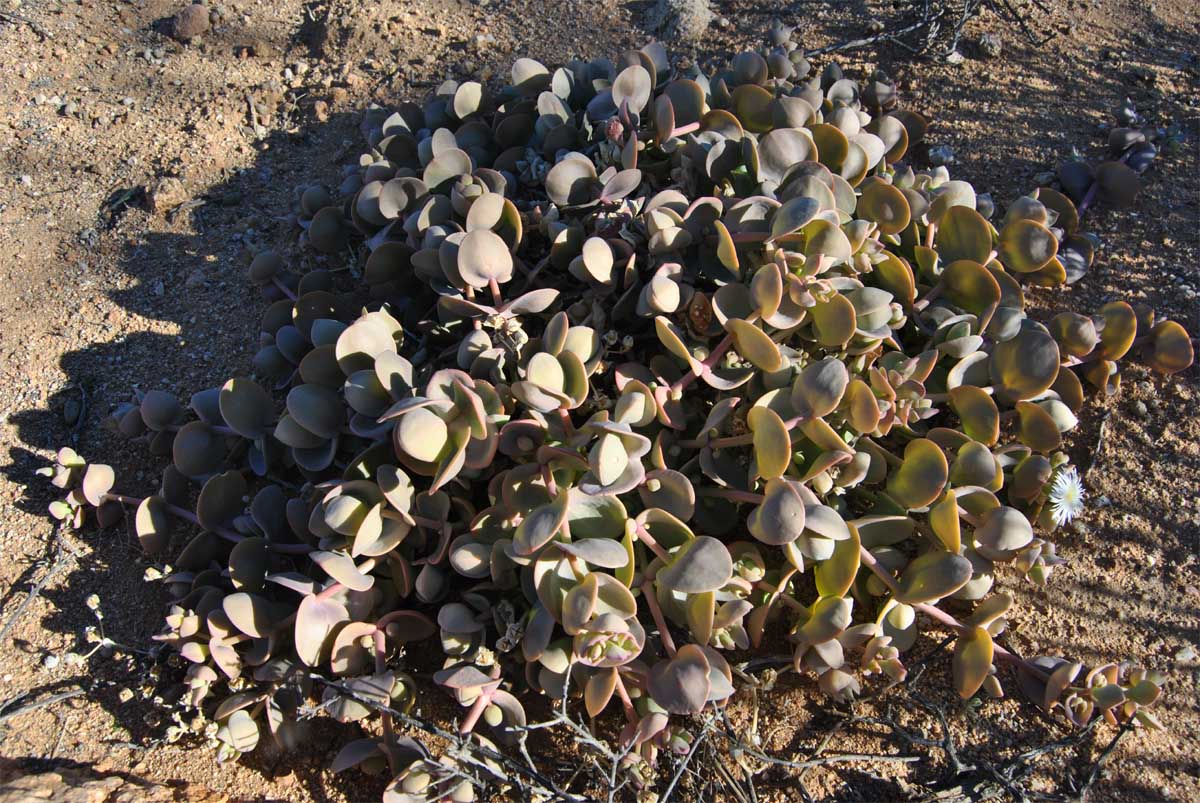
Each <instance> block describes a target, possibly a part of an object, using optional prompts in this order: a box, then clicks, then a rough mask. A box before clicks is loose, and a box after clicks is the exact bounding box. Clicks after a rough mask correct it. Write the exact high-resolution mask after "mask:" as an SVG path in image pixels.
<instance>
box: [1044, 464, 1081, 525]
mask: <svg viewBox="0 0 1200 803" xmlns="http://www.w3.org/2000/svg"><path fill="white" fill-rule="evenodd" d="M1082 511H1083V480H1081V479H1080V478H1079V472H1078V471H1076V470H1075V466H1071V467H1070V468H1066V469H1063V470H1062V471H1059V472H1058V474H1057V475H1055V477H1054V483H1053V484H1052V485H1051V486H1050V516H1051V518H1053V519H1054V523H1055V524H1057V525H1058V526H1060V527H1061V526H1062V525H1064V524H1066V523H1067V522H1068V521H1070V520H1071V519H1073V518H1075V517H1076V516H1078V515H1079V514H1080V513H1081V512H1082Z"/></svg>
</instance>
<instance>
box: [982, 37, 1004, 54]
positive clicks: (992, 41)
mask: <svg viewBox="0 0 1200 803" xmlns="http://www.w3.org/2000/svg"><path fill="white" fill-rule="evenodd" d="M1002 49H1003V43H1002V42H1001V40H1000V34H997V33H992V32H991V31H987V32H985V33H981V34H980V35H979V55H981V56H983V57H984V58H985V59H997V58H1000V51H1001V50H1002Z"/></svg>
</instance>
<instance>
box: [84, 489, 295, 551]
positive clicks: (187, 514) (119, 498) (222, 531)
mask: <svg viewBox="0 0 1200 803" xmlns="http://www.w3.org/2000/svg"><path fill="white" fill-rule="evenodd" d="M104 499H105V500H106V501H112V502H120V503H121V504H123V505H133V506H135V507H136V506H137V505H140V504H141V503H142V502H143V501H145V500H144V499H139V498H138V497H136V496H126V495H125V494H114V493H107V494H104ZM166 509H167V512H168V513H170V514H172V515H173V516H176V517H178V518H181V519H183V520H184V521H189V522H191V523H192V524H195V525H197V526H199V527H204V525H203V524H201V523H200V519H199V518H197V517H196V514H195V513H193V512H192V511H190V510H186V509H185V508H182V507H179V506H178V505H172V504H171V503H170V502H166ZM204 529H206V530H208V531H209V532H211V533H213V534H214V535H218V536H220V537H221V538H224V539H225V540H226V541H230V542H232V543H235V544H237V543H240V542H242V541H245V540H246V536H244V535H242V534H241V533H236V532H234V531H233V530H229V529H226V528H224V527H204ZM267 549H269V550H271V551H272V552H280V553H282V554H285V555H306V554H308V553H309V552H312V547H311V546H309V545H308V544H274V543H271V542H269V541H268V542H267Z"/></svg>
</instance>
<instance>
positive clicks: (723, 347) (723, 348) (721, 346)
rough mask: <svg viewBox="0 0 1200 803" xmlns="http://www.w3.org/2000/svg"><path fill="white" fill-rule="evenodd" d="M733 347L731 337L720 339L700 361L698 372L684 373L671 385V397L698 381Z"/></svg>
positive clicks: (728, 335) (726, 336)
mask: <svg viewBox="0 0 1200 803" xmlns="http://www.w3.org/2000/svg"><path fill="white" fill-rule="evenodd" d="M732 345H733V335H730V334H727V335H725V337H723V338H721V342H720V343H718V344H717V347H716V348H714V349H713V350H712V351H711V352H710V353H709V355H708V356H707V357H705V358H704V359H703V360H701V361H700V365H701V366H702V367H701V369H700V371H691V372H690V373H686V374H684V375H683V376H681V377H680V378H679V379H677V380H676V381H675V382H673V383H672V384H671V395H672V396H674V395H675V394H677V393H682V392H683V391H684V390H686V389H687V387H688V385H690V384H692V383H693V382H695V381H696V380H697V379H699V378H700V377H701V376H702V375H703V374H704V373H705V372H707V371H711V370H712V367H713V366H714V365H716V364H717V362H718V361H719V360H720V359H721V358H722V357H724V356H725V352H727V351H729V347H730V346H732Z"/></svg>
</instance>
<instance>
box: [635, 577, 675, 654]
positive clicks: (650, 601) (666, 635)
mask: <svg viewBox="0 0 1200 803" xmlns="http://www.w3.org/2000/svg"><path fill="white" fill-rule="evenodd" d="M642 596H643V597H645V598H646V605H648V606H649V608H650V615H651V616H653V617H654V624H655V626H656V627H658V637H659V638H660V639H662V643H663V649H665V650H666V651H667V655H668V656H670V657H671V658H674V657H675V639H673V638H671V631H670V630H668V629H667V620H666V619H665V618H664V617H663V612H662V608H660V607H659V606H658V596H657V595H656V594H655V593H654V581H653V580H650V579H646V580H643V581H642Z"/></svg>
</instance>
